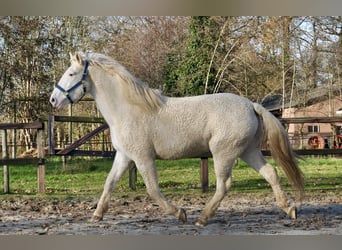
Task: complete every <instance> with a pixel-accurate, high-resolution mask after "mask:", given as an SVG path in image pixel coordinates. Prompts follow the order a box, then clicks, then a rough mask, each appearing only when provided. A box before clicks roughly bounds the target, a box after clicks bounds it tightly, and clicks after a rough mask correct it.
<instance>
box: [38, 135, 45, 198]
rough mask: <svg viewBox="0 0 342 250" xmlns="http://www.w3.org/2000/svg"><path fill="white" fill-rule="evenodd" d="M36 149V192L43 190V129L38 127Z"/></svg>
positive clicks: (42, 191)
mask: <svg viewBox="0 0 342 250" xmlns="http://www.w3.org/2000/svg"><path fill="white" fill-rule="evenodd" d="M37 151H38V155H37V157H38V160H39V161H38V170H37V178H38V193H44V192H45V152H44V129H38V135H37Z"/></svg>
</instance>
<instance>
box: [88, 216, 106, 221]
mask: <svg viewBox="0 0 342 250" xmlns="http://www.w3.org/2000/svg"><path fill="white" fill-rule="evenodd" d="M102 219H103V216H98V215H93V217H91V219H90V222H99V221H101V220H102Z"/></svg>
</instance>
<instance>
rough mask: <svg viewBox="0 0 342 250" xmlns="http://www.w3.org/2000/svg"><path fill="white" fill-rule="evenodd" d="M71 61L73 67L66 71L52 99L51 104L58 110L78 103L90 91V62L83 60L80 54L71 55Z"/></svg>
mask: <svg viewBox="0 0 342 250" xmlns="http://www.w3.org/2000/svg"><path fill="white" fill-rule="evenodd" d="M70 59H71V66H70V67H69V68H68V69H67V70H66V71H65V73H64V74H63V76H62V78H61V79H60V81H59V83H58V84H57V85H56V87H55V89H54V90H53V92H52V94H51V97H50V103H51V104H52V106H53V107H55V108H58V109H60V108H63V107H64V106H65V105H67V104H69V103H71V104H72V103H76V102H78V101H79V100H81V98H82V97H83V96H84V95H85V94H86V93H88V92H89V91H90V82H89V81H90V79H89V76H88V66H89V62H88V61H87V60H83V59H82V57H81V55H80V54H78V53H76V54H75V55H72V54H70Z"/></svg>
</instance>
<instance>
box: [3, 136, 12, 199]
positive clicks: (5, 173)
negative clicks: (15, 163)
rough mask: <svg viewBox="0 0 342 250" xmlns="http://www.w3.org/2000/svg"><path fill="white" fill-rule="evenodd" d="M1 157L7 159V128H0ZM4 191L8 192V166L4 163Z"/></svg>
mask: <svg viewBox="0 0 342 250" xmlns="http://www.w3.org/2000/svg"><path fill="white" fill-rule="evenodd" d="M2 131H3V132H2V159H4V160H8V150H7V130H6V129H4V130H2ZM4 192H5V193H7V194H8V193H9V192H10V180H9V166H8V165H4Z"/></svg>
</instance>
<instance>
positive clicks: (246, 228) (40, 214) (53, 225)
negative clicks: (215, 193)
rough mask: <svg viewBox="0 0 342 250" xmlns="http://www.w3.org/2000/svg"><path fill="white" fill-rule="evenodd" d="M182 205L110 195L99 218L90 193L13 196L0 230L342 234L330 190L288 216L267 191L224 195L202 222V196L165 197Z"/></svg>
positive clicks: (0, 217)
mask: <svg viewBox="0 0 342 250" xmlns="http://www.w3.org/2000/svg"><path fill="white" fill-rule="evenodd" d="M167 198H168V199H169V200H171V201H172V202H173V203H174V204H176V205H178V206H181V207H183V208H185V209H186V211H187V215H188V223H186V224H183V223H181V222H179V221H178V220H177V219H175V218H174V217H172V216H168V215H163V214H162V211H161V210H160V208H159V207H158V206H157V205H156V204H155V203H154V202H153V201H151V200H150V199H149V198H148V197H144V196H134V195H132V197H129V196H124V197H120V198H115V199H114V198H113V199H112V202H111V204H110V209H109V211H108V212H107V213H106V214H105V217H104V220H103V221H101V222H98V223H91V222H89V219H90V218H91V215H92V213H93V212H94V210H95V208H96V202H97V200H96V199H68V200H63V201H60V200H57V199H55V200H54V199H49V200H45V199H42V198H29V199H23V198H13V199H7V200H2V201H0V205H1V207H0V235H22V234H23V235H85V234H93V235H98V234H101V235H108V234H116V235H147V234H153V235H250V234H252V235H254V234H257V235H260V234H267V235H272V234H276V235H283V234H284V235H322V234H333V235H342V197H340V195H336V194H335V193H334V192H319V193H318V194H316V193H315V194H310V195H308V196H307V197H306V198H305V199H304V201H303V203H302V204H301V205H300V207H299V208H298V219H297V220H292V219H289V218H288V217H287V216H286V215H285V214H284V213H283V212H282V211H281V210H280V209H279V208H278V207H277V206H276V203H275V201H274V198H273V196H272V194H270V195H267V197H260V195H259V196H258V195H256V194H253V193H252V194H235V195H234V194H233V195H229V196H228V197H226V198H225V199H224V200H223V201H222V203H221V206H220V207H219V209H218V211H217V212H216V214H215V215H214V217H212V218H211V219H210V220H209V223H208V225H207V226H206V227H203V228H200V227H197V226H195V225H194V223H195V221H196V219H197V218H198V217H199V214H200V212H201V211H202V209H203V207H204V204H205V203H206V202H207V200H208V196H204V195H203V196H201V197H196V198H190V197H179V196H178V197H176V196H175V197H167Z"/></svg>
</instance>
